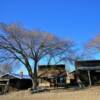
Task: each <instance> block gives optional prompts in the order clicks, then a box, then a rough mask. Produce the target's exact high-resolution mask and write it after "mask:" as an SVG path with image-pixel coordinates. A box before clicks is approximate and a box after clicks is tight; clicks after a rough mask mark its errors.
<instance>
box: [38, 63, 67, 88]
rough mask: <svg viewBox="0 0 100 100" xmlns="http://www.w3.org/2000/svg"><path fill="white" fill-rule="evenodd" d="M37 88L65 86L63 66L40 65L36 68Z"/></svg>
mask: <svg viewBox="0 0 100 100" xmlns="http://www.w3.org/2000/svg"><path fill="white" fill-rule="evenodd" d="M38 76H39V86H40V87H41V86H44V87H46V86H47V87H63V86H65V85H66V76H67V74H66V70H65V65H41V66H39V67H38Z"/></svg>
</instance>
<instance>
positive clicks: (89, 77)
mask: <svg viewBox="0 0 100 100" xmlns="http://www.w3.org/2000/svg"><path fill="white" fill-rule="evenodd" d="M88 79H89V86H90V87H91V85H92V82H91V74H90V70H88Z"/></svg>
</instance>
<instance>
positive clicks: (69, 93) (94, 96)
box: [0, 86, 100, 100]
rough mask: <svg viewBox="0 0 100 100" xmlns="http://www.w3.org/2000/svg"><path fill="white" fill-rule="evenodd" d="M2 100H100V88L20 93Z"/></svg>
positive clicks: (1, 99) (0, 98) (12, 94)
mask: <svg viewBox="0 0 100 100" xmlns="http://www.w3.org/2000/svg"><path fill="white" fill-rule="evenodd" d="M0 100H100V86H98V87H92V88H87V89H84V90H67V89H66V90H52V91H49V92H42V93H36V94H30V93H29V91H19V92H13V93H9V94H6V95H1V96H0Z"/></svg>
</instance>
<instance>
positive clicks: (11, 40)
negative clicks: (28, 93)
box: [0, 23, 74, 89]
mask: <svg viewBox="0 0 100 100" xmlns="http://www.w3.org/2000/svg"><path fill="white" fill-rule="evenodd" d="M0 32H1V34H0V53H1V54H0V61H1V62H3V61H10V62H14V61H19V62H21V63H22V64H24V66H25V67H26V69H27V71H28V73H29V76H30V77H31V79H32V81H33V88H34V89H37V86H38V81H37V77H38V75H37V66H38V64H39V61H40V60H41V59H43V58H44V57H47V56H48V57H50V59H51V58H52V59H55V58H57V57H58V58H59V62H60V61H62V60H65V59H67V60H68V59H71V56H70V54H71V55H72V51H73V50H72V49H73V46H74V45H73V42H72V41H69V40H61V39H59V38H57V37H56V36H53V35H52V34H50V33H47V32H42V31H32V30H27V29H25V28H23V27H21V26H20V25H18V24H9V25H8V24H4V23H0ZM30 59H31V60H32V61H33V62H34V66H31V64H30ZM32 68H33V72H32Z"/></svg>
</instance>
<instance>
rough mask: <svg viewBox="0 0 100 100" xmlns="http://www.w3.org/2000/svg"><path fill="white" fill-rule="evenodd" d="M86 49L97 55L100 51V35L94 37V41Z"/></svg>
mask: <svg viewBox="0 0 100 100" xmlns="http://www.w3.org/2000/svg"><path fill="white" fill-rule="evenodd" d="M86 47H87V48H88V49H89V50H90V51H91V52H92V53H93V54H95V53H97V52H99V51H100V35H97V36H95V37H94V39H91V40H90V41H89V42H88V43H87V44H86Z"/></svg>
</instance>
